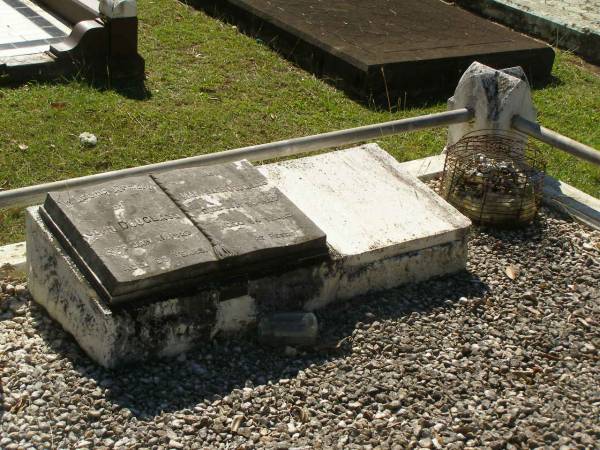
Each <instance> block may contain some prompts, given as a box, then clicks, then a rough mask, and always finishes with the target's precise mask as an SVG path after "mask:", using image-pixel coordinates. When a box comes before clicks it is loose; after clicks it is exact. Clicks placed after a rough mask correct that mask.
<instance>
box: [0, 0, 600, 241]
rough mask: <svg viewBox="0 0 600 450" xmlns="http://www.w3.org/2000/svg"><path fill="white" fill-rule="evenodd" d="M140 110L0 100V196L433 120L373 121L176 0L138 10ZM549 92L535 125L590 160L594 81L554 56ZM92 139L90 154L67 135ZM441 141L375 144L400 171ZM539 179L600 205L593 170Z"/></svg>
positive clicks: (435, 137)
mask: <svg viewBox="0 0 600 450" xmlns="http://www.w3.org/2000/svg"><path fill="white" fill-rule="evenodd" d="M138 8H139V14H140V20H141V22H140V47H141V50H140V51H141V53H142V54H143V56H144V57H145V58H146V63H147V80H146V89H147V92H148V94H147V95H146V96H145V98H144V99H142V100H136V99H134V98H131V97H132V95H123V93H118V92H116V91H114V90H102V89H97V88H95V87H92V86H90V85H88V84H87V83H85V82H82V81H78V80H74V81H65V82H64V83H58V84H56V83H54V84H52V83H48V84H45V83H29V84H26V85H21V86H19V87H3V88H0V188H1V189H12V188H17V187H22V186H27V185H31V184H35V183H40V182H45V181H55V180H59V179H65V178H70V177H74V176H81V175H87V174H92V173H97V172H102V171H107V170H111V169H119V168H125V167H131V166H137V165H142V164H147V163H151V162H158V161H164V160H169V159H176V158H181V157H185V156H191V155H196V154H201V153H209V152H216V151H220V150H225V149H230V148H236V147H242V146H246V145H251V144H258V143H266V142H270V141H274V140H279V139H284V138H291V137H297V136H303V135H308V134H315V133H321V132H325V131H331V130H335V129H341V128H349V127H355V126H360V125H366V124H370V123H376V122H383V121H387V120H392V119H399V118H402V117H410V116H415V115H419V114H424V113H431V112H437V111H443V110H444V109H445V103H444V102H440V103H437V104H432V105H430V106H428V107H422V108H414V109H407V110H402V111H397V112H394V113H390V112H388V111H373V110H371V109H368V108H367V107H365V106H364V105H361V104H358V103H356V102H354V101H352V100H350V99H348V98H347V97H346V96H345V95H344V94H343V93H342V92H340V91H338V90H336V89H334V88H332V87H331V86H329V85H328V84H326V83H324V82H322V81H320V80H317V79H315V78H314V77H313V76H311V75H310V74H309V73H307V72H304V71H303V70H300V69H298V68H297V67H295V66H294V65H293V64H291V63H289V62H288V61H286V60H284V59H282V58H281V57H280V56H278V55H277V54H276V53H274V52H272V51H271V50H270V49H269V48H268V47H267V46H266V45H264V44H263V43H261V42H260V41H257V40H255V39H252V38H250V37H248V36H244V35H242V34H240V33H239V32H238V31H237V30H236V29H235V28H234V27H232V26H231V25H228V24H226V23H223V22H220V21H218V20H215V19H213V18H210V17H208V16H206V15H205V14H204V13H203V12H201V11H198V10H196V9H194V8H193V7H190V6H187V5H185V4H184V3H181V2H179V1H177V0H154V1H149V0H140V1H139V2H138ZM554 76H555V78H556V82H555V83H553V84H552V85H550V86H548V87H546V88H544V89H542V90H537V91H535V94H534V97H535V98H534V101H535V103H536V105H537V107H538V110H539V116H540V121H541V123H542V124H543V125H545V126H547V127H549V128H551V129H554V130H556V131H558V132H561V133H563V134H565V135H567V136H570V137H572V138H575V139H577V140H580V141H581V142H584V143H587V144H589V145H591V146H593V147H595V148H600V126H599V124H600V76H598V75H597V74H595V73H593V72H592V71H590V70H589V69H586V68H585V67H583V65H582V63H581V62H580V60H579V59H578V58H575V57H573V56H571V55H568V54H566V53H563V52H558V54H557V60H556V63H555V68H554ZM83 131H89V132H92V133H94V134H96V135H97V136H98V139H99V144H98V146H97V147H95V148H93V149H84V148H82V147H81V146H80V144H79V141H78V135H79V134H80V133H81V132H83ZM444 140H445V129H439V130H431V131H424V132H418V133H414V134H407V135H403V136H396V137H392V138H386V139H382V140H381V141H380V144H381V145H382V147H383V148H385V149H386V150H388V151H389V152H391V153H392V154H393V155H394V156H395V157H396V158H398V159H399V160H410V159H415V158H419V157H423V156H427V155H432V154H436V153H439V152H440V151H441V149H442V147H443V145H444ZM543 149H544V152H545V154H546V156H547V158H548V163H549V164H548V172H549V173H550V174H551V175H554V176H556V177H558V178H560V179H561V180H564V181H566V182H568V183H571V184H573V185H575V186H577V187H578V188H580V189H582V190H583V191H585V192H588V193H590V194H592V195H594V196H596V197H600V169H598V168H595V167H593V166H592V165H591V164H588V163H584V162H580V161H578V160H576V159H575V158H572V157H570V156H568V155H566V154H564V153H562V152H559V151H556V150H551V149H549V148H547V147H543ZM23 237H24V236H23V212H22V211H21V210H5V211H1V210H0V243H11V242H16V241H19V240H22V239H23Z"/></svg>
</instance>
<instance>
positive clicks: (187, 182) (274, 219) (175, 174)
mask: <svg viewBox="0 0 600 450" xmlns="http://www.w3.org/2000/svg"><path fill="white" fill-rule="evenodd" d="M153 178H154V180H155V181H156V183H157V184H158V185H159V186H160V187H161V188H162V189H163V190H164V191H165V192H166V193H167V195H169V196H170V197H171V199H173V201H174V202H175V203H176V204H177V205H178V206H179V207H180V208H181V210H182V211H184V212H185V213H186V214H187V215H188V217H189V218H190V219H191V220H192V222H193V223H194V224H195V225H196V226H197V227H198V228H199V229H200V230H201V231H202V233H203V234H204V235H205V236H206V238H207V239H208V241H209V242H210V243H211V245H212V247H213V249H214V251H215V254H216V256H217V257H218V258H219V259H222V260H224V262H225V263H226V265H227V266H235V265H238V264H256V265H260V266H265V265H269V264H270V263H274V264H279V263H280V262H277V261H279V259H280V258H297V257H301V258H309V257H313V256H315V255H318V254H323V253H325V252H326V242H325V234H324V233H323V232H322V231H321V230H320V229H319V228H318V227H317V226H316V225H315V224H314V223H313V222H312V221H311V220H310V219H308V217H306V215H305V214H304V213H303V212H302V211H300V210H299V209H298V208H297V207H296V206H295V205H294V204H293V203H292V202H291V201H290V200H289V199H288V198H287V197H286V196H285V195H284V194H282V193H281V191H279V189H277V188H276V187H275V186H274V185H273V184H272V183H269V182H268V181H267V179H266V178H265V177H264V176H263V175H262V174H261V173H260V172H259V171H258V170H257V169H256V168H254V167H253V166H252V165H251V164H250V163H249V162H248V161H237V162H234V163H229V164H220V165H215V166H207V167H198V168H193V169H181V170H177V171H172V172H167V173H164V174H158V175H156V176H154V177H153Z"/></svg>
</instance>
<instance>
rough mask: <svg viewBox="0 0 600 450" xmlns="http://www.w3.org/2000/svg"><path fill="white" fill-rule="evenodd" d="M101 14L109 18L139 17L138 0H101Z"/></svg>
mask: <svg viewBox="0 0 600 450" xmlns="http://www.w3.org/2000/svg"><path fill="white" fill-rule="evenodd" d="M100 14H102V15H104V16H106V17H108V18H109V19H125V18H129V17H137V2H136V0H100Z"/></svg>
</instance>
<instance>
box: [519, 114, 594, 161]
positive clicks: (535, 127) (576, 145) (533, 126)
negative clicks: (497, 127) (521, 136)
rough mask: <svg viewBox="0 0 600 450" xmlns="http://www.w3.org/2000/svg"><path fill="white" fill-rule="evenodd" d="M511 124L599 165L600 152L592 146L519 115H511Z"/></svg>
mask: <svg viewBox="0 0 600 450" xmlns="http://www.w3.org/2000/svg"><path fill="white" fill-rule="evenodd" d="M512 126H513V128H514V129H515V130H517V131H520V132H521V133H525V134H527V135H529V136H531V137H534V138H536V139H538V140H540V141H542V142H544V143H546V144H549V145H552V146H554V147H556V148H559V149H561V150H564V151H565V152H567V153H570V154H571V155H573V156H577V157H578V158H581V159H584V160H586V161H589V162H591V163H593V164H596V165H598V166H600V152H599V151H598V150H596V149H594V148H592V147H589V146H587V145H585V144H582V143H581V142H577V141H575V140H573V139H571V138H568V137H566V136H563V135H562V134H559V133H557V132H556V131H552V130H549V129H548V128H544V127H543V126H541V125H540V124H537V123H535V122H531V121H529V120H527V119H524V118H523V117H521V116H515V117H513V121H512Z"/></svg>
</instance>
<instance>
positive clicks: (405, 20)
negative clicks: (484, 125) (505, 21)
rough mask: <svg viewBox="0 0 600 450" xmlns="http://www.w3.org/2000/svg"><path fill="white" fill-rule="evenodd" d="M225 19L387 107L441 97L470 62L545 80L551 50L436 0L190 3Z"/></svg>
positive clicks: (453, 85)
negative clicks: (517, 69)
mask: <svg viewBox="0 0 600 450" xmlns="http://www.w3.org/2000/svg"><path fill="white" fill-rule="evenodd" d="M197 3H198V5H199V6H200V7H203V8H204V9H205V10H206V11H207V12H209V13H211V12H212V13H214V14H216V15H217V16H218V15H219V14H221V15H222V14H223V13H225V14H227V15H229V17H231V19H232V20H233V21H235V22H236V23H237V24H238V25H239V26H240V28H241V29H242V30H244V31H246V32H248V33H250V34H258V35H259V36H260V37H261V38H262V39H263V40H264V41H265V42H268V43H269V44H270V45H272V46H274V47H275V48H277V49H278V50H280V51H281V52H282V53H283V54H284V55H285V56H287V57H289V58H290V59H292V60H295V61H297V62H298V63H300V64H301V65H302V66H304V67H306V68H307V69H308V70H311V71H313V72H314V73H316V74H317V75H318V76H323V77H326V78H332V79H333V80H335V81H336V82H338V83H339V84H341V85H342V86H343V87H345V88H347V89H348V90H349V91H350V92H351V93H352V94H354V95H357V96H359V97H361V98H363V99H367V98H369V97H372V98H373V100H375V101H377V102H379V103H384V104H386V106H387V97H388V96H389V97H390V102H391V103H392V106H393V105H395V104H396V103H397V102H398V100H403V99H404V97H405V96H407V97H408V98H416V97H421V96H429V95H438V94H442V93H444V94H447V93H450V92H451V91H452V89H454V87H455V86H456V82H457V81H458V79H459V77H460V75H461V74H462V73H463V72H464V70H465V69H466V68H467V67H468V66H469V65H470V64H471V63H472V62H473V61H475V60H477V61H480V62H482V63H484V64H486V65H489V66H492V67H496V68H504V67H511V66H517V65H520V66H522V67H523V68H524V69H525V70H526V72H527V74H528V76H529V77H530V79H531V80H533V81H540V80H542V79H544V78H546V77H548V76H549V74H550V71H551V69H552V64H553V60H554V52H553V51H552V49H551V48H550V47H549V46H547V45H545V44H543V43H540V42H537V41H535V40H533V39H531V38H528V37H526V36H523V35H521V34H519V33H516V32H513V31H511V30H509V29H508V28H505V27H503V26H500V25H497V24H494V23H492V22H490V21H487V20H485V19H483V18H480V17H478V16H476V15H474V14H472V13H469V12H467V11H465V10H462V9H460V8H459V7H456V6H452V5H449V4H447V3H444V2H441V1H439V0H373V1H368V2H365V1H358V0H339V1H335V2H325V1H320V0H299V1H297V0H269V1H267V0H223V1H214V0H213V1H208V2H197Z"/></svg>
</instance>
